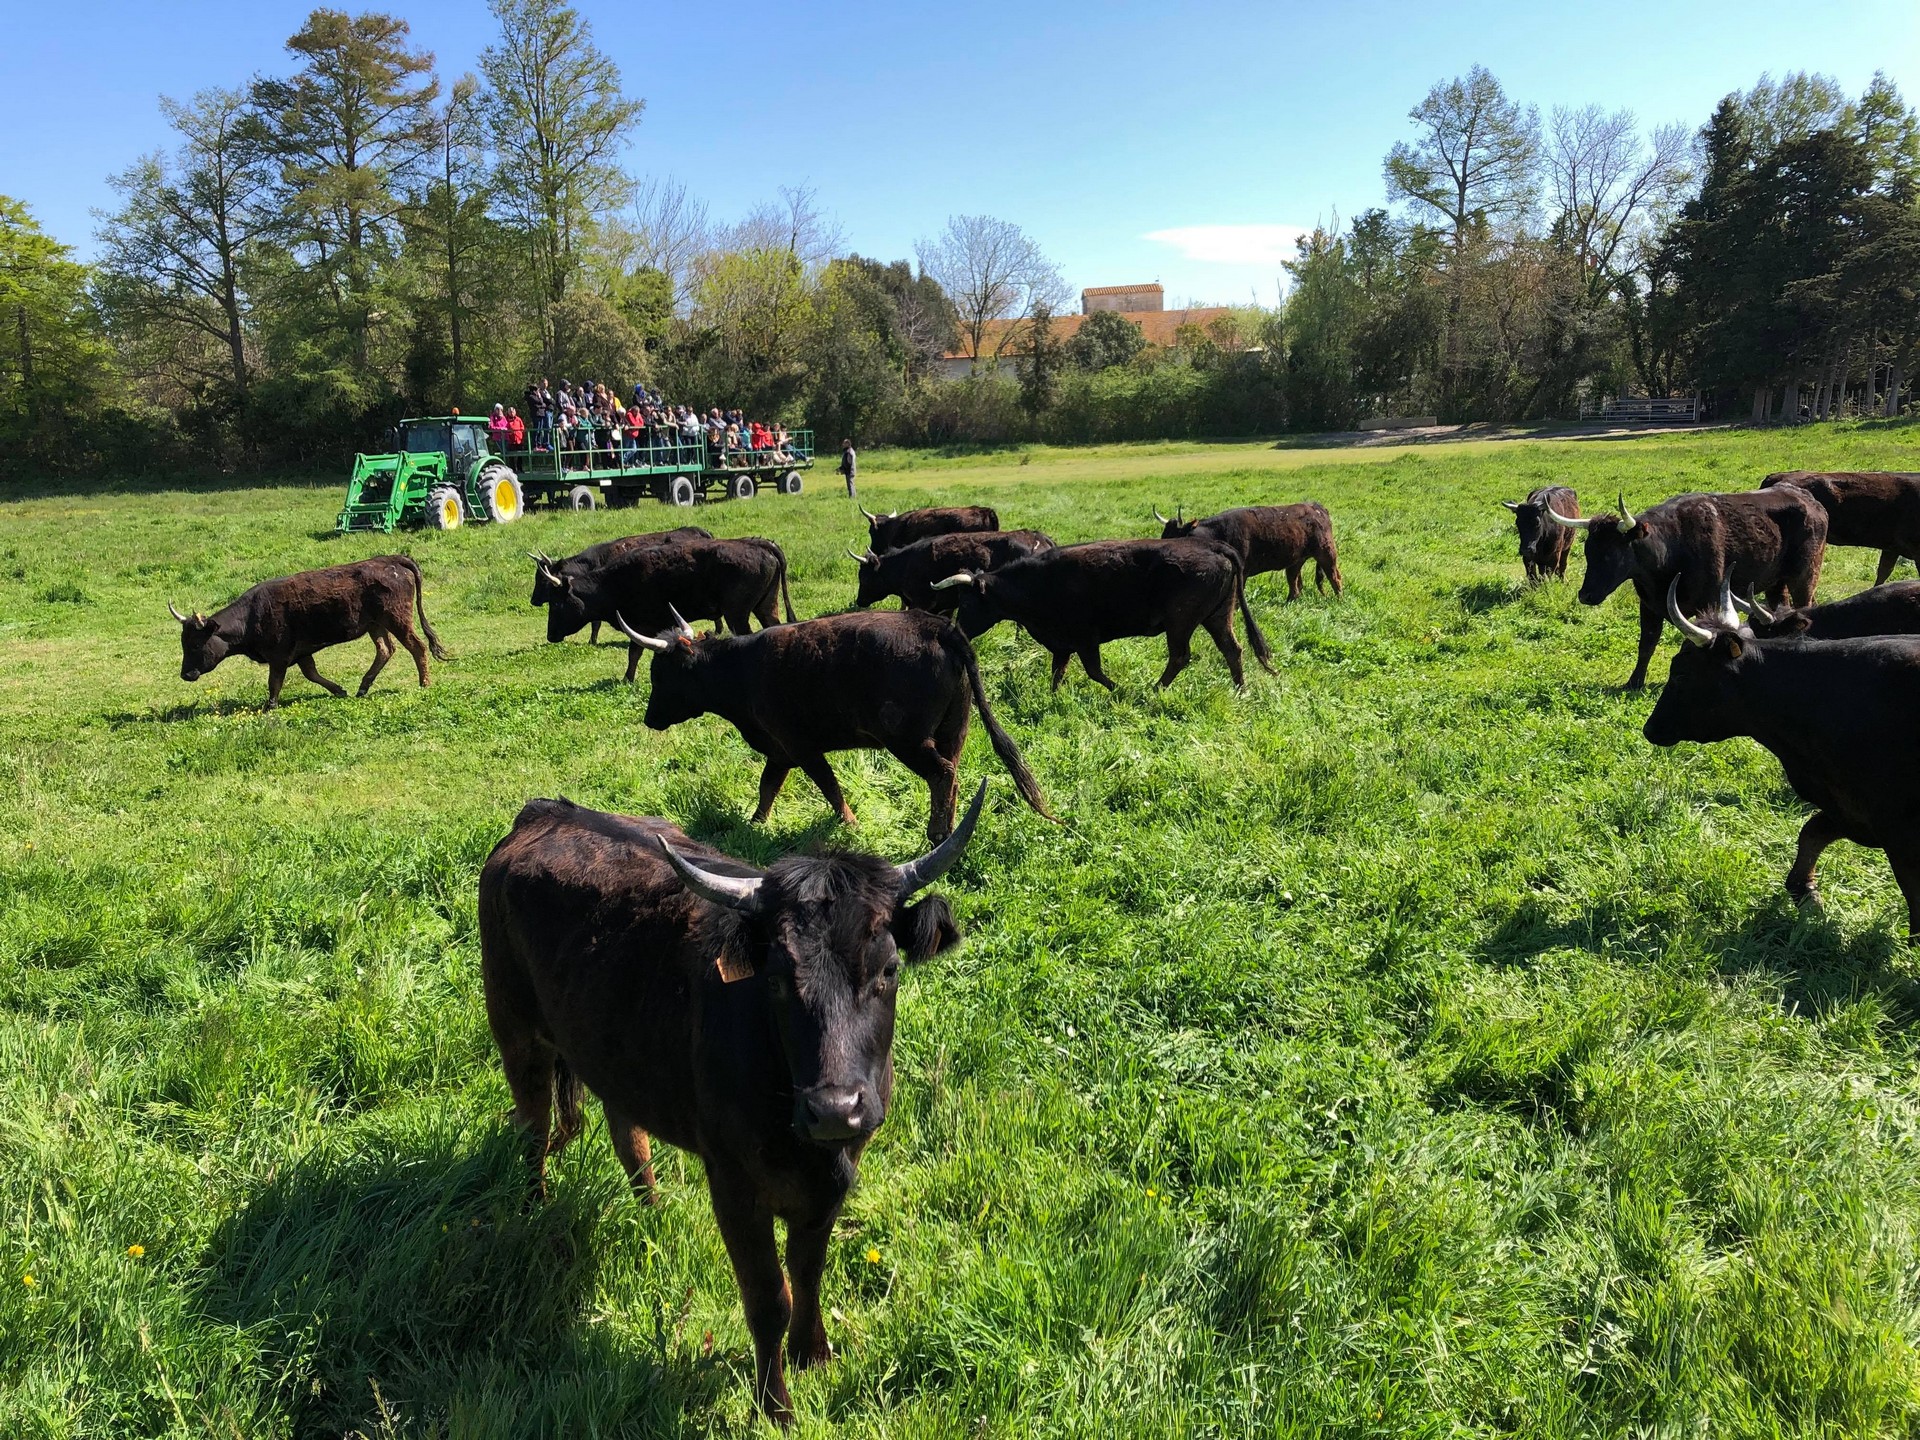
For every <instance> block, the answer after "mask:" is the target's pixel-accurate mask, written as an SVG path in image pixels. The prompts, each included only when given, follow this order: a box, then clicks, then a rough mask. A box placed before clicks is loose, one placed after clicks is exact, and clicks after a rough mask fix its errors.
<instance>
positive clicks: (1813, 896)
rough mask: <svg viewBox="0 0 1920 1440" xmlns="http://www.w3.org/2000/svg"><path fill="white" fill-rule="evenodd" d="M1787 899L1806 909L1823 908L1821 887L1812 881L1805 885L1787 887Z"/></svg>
mask: <svg viewBox="0 0 1920 1440" xmlns="http://www.w3.org/2000/svg"><path fill="white" fill-rule="evenodd" d="M1787 898H1788V899H1789V900H1791V901H1793V903H1794V904H1796V905H1799V906H1802V907H1803V908H1806V909H1812V910H1819V909H1821V908H1823V907H1822V906H1821V904H1820V887H1819V886H1818V885H1815V884H1814V883H1813V882H1812V881H1808V882H1807V883H1806V884H1805V885H1789V886H1787Z"/></svg>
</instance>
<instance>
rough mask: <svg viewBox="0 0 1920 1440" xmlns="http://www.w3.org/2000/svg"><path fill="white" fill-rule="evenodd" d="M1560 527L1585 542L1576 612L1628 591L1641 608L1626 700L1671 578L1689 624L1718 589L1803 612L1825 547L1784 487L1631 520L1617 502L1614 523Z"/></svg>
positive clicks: (1810, 504)
mask: <svg viewBox="0 0 1920 1440" xmlns="http://www.w3.org/2000/svg"><path fill="white" fill-rule="evenodd" d="M1548 513H1549V516H1551V514H1552V512H1551V511H1549V512H1548ZM1562 523H1565V524H1567V525H1569V526H1570V527H1571V528H1574V529H1580V530H1585V531H1586V532H1587V544H1586V556H1587V573H1586V576H1585V578H1584V579H1582V581H1581V582H1580V603H1581V604H1583V605H1598V604H1600V603H1601V602H1602V601H1603V600H1605V599H1606V598H1607V597H1608V596H1609V595H1611V594H1612V593H1613V592H1614V591H1615V590H1617V589H1619V588H1620V586H1621V585H1623V584H1626V583H1627V582H1629V581H1631V582H1632V584H1633V589H1634V593H1635V594H1636V595H1638V596H1639V598H1640V650H1639V655H1638V657H1637V659H1636V660H1635V662H1634V667H1633V674H1632V676H1631V677H1630V678H1629V679H1628V680H1627V688H1628V689H1629V690H1638V689H1639V688H1640V687H1641V686H1642V685H1644V684H1645V683H1646V680H1647V665H1648V663H1649V662H1650V661H1651V660H1652V659H1653V652H1654V650H1655V648H1656V647H1657V646H1658V645H1659V643H1660V631H1661V629H1662V627H1663V626H1664V625H1665V624H1666V594H1667V590H1668V587H1669V586H1670V585H1671V584H1672V582H1673V580H1674V578H1675V577H1676V576H1678V577H1682V582H1681V595H1680V600H1681V603H1682V606H1683V608H1684V610H1685V612H1686V613H1688V614H1695V615H1697V614H1699V613H1701V612H1702V611H1704V610H1707V609H1709V608H1711V607H1712V606H1713V605H1714V604H1716V603H1717V600H1718V596H1719V593H1720V590H1721V587H1722V586H1723V585H1729V586H1731V587H1732V589H1733V590H1735V591H1747V590H1762V591H1766V592H1767V594H1768V598H1769V599H1770V600H1771V601H1772V602H1773V603H1774V604H1779V603H1781V601H1782V599H1783V598H1784V597H1787V596H1791V597H1792V599H1793V601H1794V602H1795V603H1796V604H1800V605H1810V604H1812V603H1813V596H1814V590H1815V589H1816V587H1817V586H1818V585H1819V583H1820V563H1821V560H1822V558H1823V556H1824V555H1825V553H1826V543H1827V515H1826V512H1825V511H1824V510H1822V509H1821V508H1820V506H1819V505H1818V504H1816V503H1815V502H1814V500H1813V498H1812V497H1811V496H1809V495H1808V494H1807V493H1806V492H1805V491H1803V490H1799V489H1796V488H1795V487H1793V486H1791V485H1784V486H1781V487H1779V488H1778V489H1774V490H1750V491H1746V492H1744V493H1741V494H1736V495H1676V496H1674V497H1673V498H1672V499H1671V500H1663V501H1661V502H1660V503H1659V504H1658V505H1655V506H1654V507H1653V508H1652V509H1650V510H1646V511H1643V512H1641V514H1639V515H1638V516H1635V515H1633V514H1631V513H1630V512H1629V511H1628V510H1627V508H1626V504H1625V501H1624V500H1622V502H1621V505H1620V513H1619V514H1618V515H1596V516H1593V517H1592V518H1590V519H1583V520H1576V519H1573V518H1571V517H1564V518H1563V521H1562Z"/></svg>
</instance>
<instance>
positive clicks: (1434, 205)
mask: <svg viewBox="0 0 1920 1440" xmlns="http://www.w3.org/2000/svg"><path fill="white" fill-rule="evenodd" d="M1407 118H1408V119H1410V120H1412V121H1413V122H1414V124H1415V125H1416V126H1417V127H1418V129H1419V132H1420V133H1419V136H1418V138H1417V140H1416V141H1415V142H1414V143H1412V144H1408V143H1407V142H1405V141H1401V142H1399V143H1397V144H1395V145H1394V147H1393V149H1392V150H1391V151H1389V152H1388V154H1387V160H1386V180H1387V198H1388V199H1389V200H1394V201H1401V200H1404V201H1409V202H1411V203H1413V204H1414V205H1416V206H1424V207H1425V208H1426V209H1427V210H1428V211H1430V212H1432V213H1433V214H1434V215H1435V216H1437V217H1438V218H1439V219H1440V220H1442V221H1443V222H1444V223H1445V225H1446V228H1447V235H1448V239H1449V241H1450V245H1451V251H1452V253H1451V256H1450V259H1449V264H1448V276H1447V278H1448V290H1449V293H1448V299H1447V320H1446V329H1445V332H1444V335H1443V357H1444V358H1443V365H1442V375H1441V393H1440V399H1441V409H1442V411H1443V412H1451V411H1452V410H1453V409H1454V407H1455V398H1456V396H1457V394H1458V391H1459V389H1460V386H1461V383H1462V372H1463V371H1464V369H1465V367H1466V365H1467V363H1468V361H1467V358H1466V356H1465V355H1464V353H1463V349H1462V345H1461V334H1460V332H1461V328H1462V322H1463V315H1462V310H1463V307H1464V304H1465V295H1466V288H1467V284H1468V274H1467V271H1468V259H1469V252H1470V251H1473V250H1478V251H1480V252H1481V253H1482V254H1484V253H1486V249H1487V246H1486V242H1487V241H1488V240H1490V239H1491V238H1492V237H1493V236H1494V235H1495V234H1497V233H1498V232H1499V231H1500V230H1501V227H1502V226H1503V224H1505V225H1509V226H1513V227H1518V225H1519V224H1520V222H1522V221H1523V220H1524V219H1525V218H1526V215H1527V212H1528V211H1529V210H1530V209H1531V208H1532V207H1533V202H1534V196H1535V175H1534V172H1535V167H1536V165H1537V162H1538V157H1539V149H1540V121H1539V116H1538V114H1537V113H1536V112H1535V111H1534V109H1533V107H1532V106H1524V107H1523V106H1521V105H1520V104H1519V103H1518V102H1516V101H1513V100H1509V99H1508V98H1507V95H1506V92H1505V91H1504V90H1502V89H1501V88H1500V82H1499V81H1498V80H1496V79H1494V78H1493V76H1492V75H1491V74H1489V73H1488V72H1487V70H1486V69H1485V68H1484V67H1482V66H1479V65H1476V66H1474V67H1473V68H1472V69H1471V70H1469V71H1468V72H1467V74H1466V77H1465V78H1464V79H1454V80H1449V81H1446V82H1444V83H1441V84H1437V85H1435V86H1434V87H1433V89H1431V90H1429V91H1428V92H1427V97H1426V99H1424V100H1422V101H1421V102H1420V103H1419V104H1418V105H1416V106H1414V107H1413V109H1412V110H1410V111H1408V112H1407Z"/></svg>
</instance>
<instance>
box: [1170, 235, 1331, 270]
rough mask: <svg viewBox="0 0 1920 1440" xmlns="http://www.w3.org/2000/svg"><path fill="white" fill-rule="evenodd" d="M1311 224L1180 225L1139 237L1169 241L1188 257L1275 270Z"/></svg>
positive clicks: (1211, 262) (1214, 263)
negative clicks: (1266, 267)
mask: <svg viewBox="0 0 1920 1440" xmlns="http://www.w3.org/2000/svg"><path fill="white" fill-rule="evenodd" d="M1312 229H1313V227H1312V226H1311V225H1182V226H1178V227H1176V228H1174V229H1171V230H1152V231H1149V232H1148V233H1147V234H1146V235H1145V236H1144V237H1143V238H1144V239H1147V240H1151V241H1153V242H1155V243H1156V244H1160V245H1171V246H1172V247H1173V248H1174V249H1176V250H1178V251H1179V252H1180V253H1181V254H1182V255H1183V256H1185V257H1186V258H1187V259H1189V260H1199V261H1202V262H1204V263H1206V264H1210V265H1259V266H1268V267H1271V268H1272V269H1274V270H1278V269H1279V267H1280V265H1281V263H1282V262H1284V261H1287V260H1291V259H1293V250H1294V244H1295V242H1296V241H1298V240H1299V239H1300V237H1301V236H1302V235H1306V234H1309V233H1311V231H1312Z"/></svg>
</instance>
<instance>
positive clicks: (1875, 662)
mask: <svg viewBox="0 0 1920 1440" xmlns="http://www.w3.org/2000/svg"><path fill="white" fill-rule="evenodd" d="M1668 610H1669V612H1670V614H1671V618H1672V619H1673V621H1674V624H1675V625H1676V626H1678V627H1679V628H1680V630H1681V633H1682V634H1683V635H1684V636H1685V637H1686V639H1687V640H1688V642H1689V643H1687V644H1685V645H1682V646H1681V648H1680V653H1679V654H1678V655H1676V656H1674V659H1673V668H1672V670H1671V671H1670V672H1669V674H1668V676H1667V684H1666V688H1665V689H1664V690H1662V691H1661V693H1660V699H1659V702H1658V703H1657V704H1655V706H1654V707H1653V713H1652V714H1651V715H1650V716H1648V717H1647V723H1646V732H1645V733H1646V737H1647V739H1648V740H1649V741H1651V742H1652V743H1653V744H1655V745H1662V746H1665V745H1675V744H1678V743H1679V742H1680V741H1683V740H1692V741H1697V742H1700V743H1702V744H1708V743H1712V742H1714V741H1719V740H1731V739H1733V738H1734V737H1735V736H1740V735H1745V736H1748V737H1750V738H1752V739H1753V740H1756V741H1758V742H1759V743H1760V744H1761V745H1762V746H1764V747H1765V748H1766V749H1768V750H1770V751H1772V752H1773V754H1774V756H1775V757H1776V758H1777V759H1778V760H1779V761H1780V764H1781V768H1782V769H1784V770H1785V771H1786V776H1787V783H1788V784H1790V785H1792V786H1793V789H1794V793H1795V794H1797V795H1798V796H1799V797H1800V798H1801V799H1802V800H1804V801H1805V802H1806V803H1807V804H1809V805H1811V806H1813V807H1814V811H1815V813H1814V815H1813V817H1812V818H1811V819H1809V820H1808V821H1807V822H1806V824H1805V825H1804V826H1802V827H1801V830H1800V844H1799V849H1798V851H1797V853H1796V854H1795V856H1794V861H1793V868H1792V869H1791V870H1789V871H1788V872H1787V881H1786V888H1787V892H1788V894H1790V895H1792V896H1794V897H1795V898H1796V899H1801V900H1810V899H1812V898H1814V896H1815V882H1814V867H1815V866H1816V865H1818V864H1819V861H1820V854H1821V852H1822V851H1823V850H1825V849H1826V848H1827V846H1829V845H1831V844H1832V843H1833V842H1834V841H1835V840H1851V841H1853V842H1854V843H1855V844H1857V845H1866V846H1870V847H1872V848H1875V849H1879V850H1883V851H1885V852H1886V856H1887V861H1888V863H1889V864H1890V865H1891V866H1892V867H1893V876H1894V879H1895V880H1896V881H1897V882H1899V885H1900V893H1901V894H1902V895H1903V896H1905V898H1906V902H1907V930H1908V938H1909V940H1912V939H1914V938H1916V936H1917V935H1920V755H1916V753H1915V750H1914V746H1913V733H1914V717H1915V716H1916V715H1920V638H1915V637H1912V636H1905V635H1898V636H1875V637H1869V638H1862V639H1851V640H1807V639H1804V638H1802V637H1800V636H1797V635H1796V636H1790V637H1786V638H1780V639H1759V638H1757V637H1755V636H1754V635H1752V634H1751V633H1750V632H1743V631H1741V630H1740V629H1738V628H1737V627H1736V625H1735V624H1734V623H1733V622H1734V620H1735V618H1736V617H1734V616H1733V614H1732V613H1731V609H1730V607H1723V609H1722V612H1721V613H1720V614H1719V615H1718V616H1716V617H1715V618H1713V619H1711V620H1709V621H1708V622H1707V623H1705V624H1702V623H1700V622H1697V621H1691V620H1688V619H1687V617H1686V616H1685V615H1684V614H1683V613H1681V611H1680V608H1679V606H1678V603H1677V601H1674V602H1669V605H1668Z"/></svg>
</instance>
